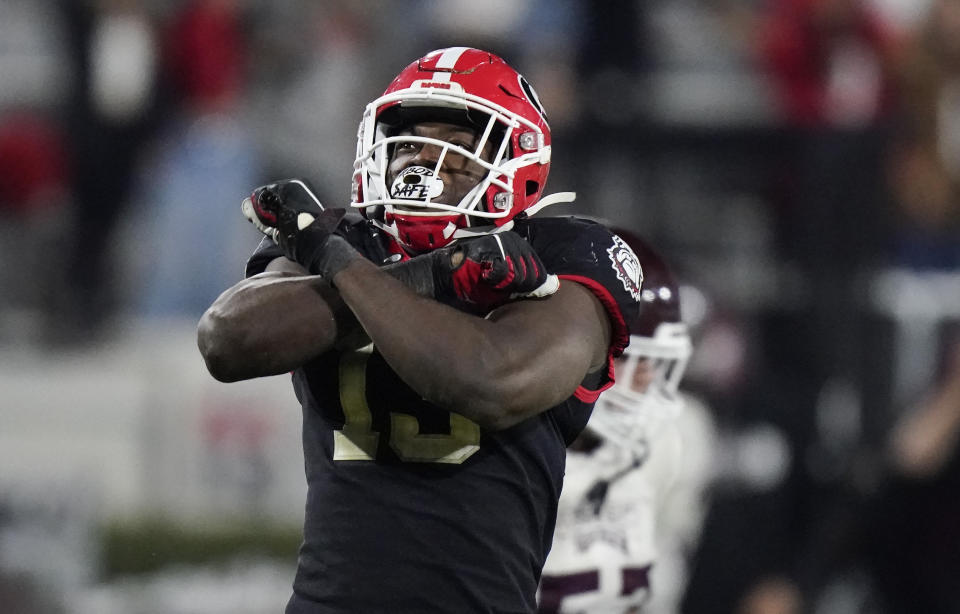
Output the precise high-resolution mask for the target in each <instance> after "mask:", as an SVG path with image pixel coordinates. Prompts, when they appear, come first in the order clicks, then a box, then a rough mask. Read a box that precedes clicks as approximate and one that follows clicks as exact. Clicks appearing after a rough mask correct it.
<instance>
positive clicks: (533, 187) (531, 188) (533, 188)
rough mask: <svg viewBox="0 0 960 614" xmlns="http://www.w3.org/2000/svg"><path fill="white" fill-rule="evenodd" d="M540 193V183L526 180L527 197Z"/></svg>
mask: <svg viewBox="0 0 960 614" xmlns="http://www.w3.org/2000/svg"><path fill="white" fill-rule="evenodd" d="M539 191H540V183H539V182H537V181H534V180H532V179H527V196H533V195H534V194H536V193H537V192H539Z"/></svg>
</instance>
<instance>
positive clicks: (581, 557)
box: [539, 398, 713, 614]
mask: <svg viewBox="0 0 960 614" xmlns="http://www.w3.org/2000/svg"><path fill="white" fill-rule="evenodd" d="M685 400H686V401H687V402H686V407H685V409H684V411H682V412H680V414H679V415H677V416H671V415H667V414H664V415H662V416H658V415H651V416H650V417H649V420H648V422H647V425H646V428H645V429H644V430H645V439H646V443H647V449H648V454H647V456H646V458H644V459H642V462H640V464H639V466H636V465H635V464H634V463H633V462H632V460H633V455H632V453H630V452H628V451H626V450H624V449H623V448H621V447H619V446H616V445H614V444H612V443H609V442H604V443H601V444H600V445H599V446H598V447H597V448H595V449H594V450H592V451H591V452H589V453H583V452H577V451H574V450H569V451H568V453H567V465H566V475H565V477H564V484H563V493H562V494H561V496H560V505H559V510H558V513H557V527H556V531H555V533H554V538H553V548H552V550H551V552H550V555H549V557H548V558H547V562H546V565H545V566H544V569H543V576H542V581H541V586H540V593H539V598H540V612H541V613H547V612H563V613H572V612H578V613H590V614H592V613H600V612H602V613H604V614H616V613H620V612H640V611H643V612H648V611H649V612H653V611H657V612H658V613H659V612H662V613H664V614H666V613H667V612H670V611H672V610H673V609H674V608H675V604H676V601H677V599H678V598H679V593H680V591H681V590H682V584H683V582H684V580H685V577H686V567H685V563H684V554H685V550H686V548H687V547H688V546H689V545H690V543H691V541H693V540H696V538H697V536H698V534H699V528H700V524H701V520H702V516H703V511H704V504H703V502H702V501H701V500H700V497H701V493H702V491H703V486H704V483H705V481H706V479H707V476H708V467H709V459H710V454H711V452H710V450H711V448H712V445H713V425H712V421H711V420H710V416H709V414H708V412H707V409H706V408H705V407H704V406H703V405H702V404H701V403H699V402H697V401H691V400H690V399H689V398H686V399H685ZM603 483H607V487H606V490H605V496H601V495H600V493H601V491H603V490H604V486H603ZM651 588H653V589H654V591H655V592H654V594H656V595H657V597H656V598H655V599H653V598H651ZM653 608H656V610H654V609H653Z"/></svg>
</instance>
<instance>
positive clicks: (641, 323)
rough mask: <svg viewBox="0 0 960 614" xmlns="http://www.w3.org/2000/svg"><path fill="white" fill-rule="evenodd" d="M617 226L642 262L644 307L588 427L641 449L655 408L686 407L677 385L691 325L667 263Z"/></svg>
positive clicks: (665, 410)
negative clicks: (682, 315) (682, 314)
mask: <svg viewBox="0 0 960 614" xmlns="http://www.w3.org/2000/svg"><path fill="white" fill-rule="evenodd" d="M612 230H613V232H614V233H615V234H617V235H618V236H619V237H620V238H621V239H623V240H624V242H626V244H627V245H629V246H630V248H631V249H632V250H633V252H634V253H635V254H636V256H637V260H638V261H639V262H640V267H641V269H642V273H641V279H642V280H643V282H642V286H641V290H640V310H639V313H638V315H637V316H636V317H635V318H632V319H631V320H630V321H628V323H627V324H628V325H629V327H630V344H629V345H628V346H627V347H626V349H625V350H624V351H623V356H622V357H621V358H620V359H619V360H618V361H617V363H616V365H615V370H616V381H615V383H614V384H613V386H611V387H610V388H609V389H608V390H607V391H605V392H604V393H603V394H602V395H600V399H599V400H598V401H597V406H596V408H595V409H594V412H593V416H592V417H591V418H590V423H589V426H590V427H591V429H593V430H594V431H595V432H597V433H599V434H600V435H601V436H603V437H604V438H606V439H609V440H611V441H613V442H615V443H618V444H619V445H622V446H624V447H626V448H631V449H634V450H635V451H638V453H640V452H639V451H640V450H642V448H643V445H645V444H644V443H643V441H644V429H645V428H646V425H647V423H648V422H649V420H650V418H651V416H652V415H653V413H658V414H661V415H662V414H664V413H666V414H676V413H678V412H679V411H680V410H681V408H682V403H681V401H680V398H679V396H678V387H679V385H680V380H681V379H682V378H683V373H684V371H685V370H686V368H687V362H688V361H689V359H690V355H691V353H692V352H693V346H692V343H691V341H690V335H689V333H688V331H687V325H686V324H684V323H683V322H682V321H681V320H680V292H679V288H678V286H677V282H676V281H675V280H674V277H673V274H672V273H671V272H670V269H669V268H668V267H667V265H666V263H665V262H664V261H663V259H662V258H661V257H660V255H659V254H658V253H657V252H656V251H655V250H654V249H653V248H652V247H651V246H650V244H648V243H647V242H646V241H644V240H642V239H641V238H640V237H638V236H637V235H635V234H633V233H632V232H630V231H628V230H625V229H619V228H613V229H612Z"/></svg>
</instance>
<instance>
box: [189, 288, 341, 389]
mask: <svg viewBox="0 0 960 614" xmlns="http://www.w3.org/2000/svg"><path fill="white" fill-rule="evenodd" d="M338 304H339V301H338V299H337V297H336V293H335V291H333V290H332V289H331V288H330V286H329V284H327V283H326V282H324V281H323V280H321V279H320V278H318V277H310V276H293V275H290V274H288V273H263V274H261V275H257V276H255V277H251V278H250V279H246V280H244V281H242V282H240V283H238V284H237V285H235V286H233V287H232V288H230V289H229V290H227V291H226V292H224V293H223V294H221V295H220V297H219V298H218V299H217V300H216V301H215V302H214V303H213V305H211V306H210V308H209V309H207V311H206V313H204V314H203V317H202V318H201V319H200V323H199V325H198V327H197V344H198V346H199V348H200V353H201V354H202V355H203V358H204V360H205V361H206V364H207V369H208V370H209V371H210V373H211V375H213V376H214V377H215V378H217V379H218V380H221V381H225V382H232V381H238V380H244V379H250V378H254V377H262V376H267V375H276V374H279V373H285V372H287V371H290V370H292V369H295V368H296V367H299V366H300V365H302V364H304V363H305V362H307V361H308V360H310V359H311V358H314V357H316V356H318V355H320V354H322V353H323V352H325V351H326V350H329V349H330V348H332V347H334V345H335V344H336V343H337V342H338V340H341V339H342V338H343V337H344V336H345V335H346V334H347V333H348V332H349V331H348V330H347V329H349V325H348V324H346V325H345V324H344V323H343V321H342V319H340V318H338V317H336V313H337V309H336V306H337V305H338ZM341 310H343V309H342V305H341Z"/></svg>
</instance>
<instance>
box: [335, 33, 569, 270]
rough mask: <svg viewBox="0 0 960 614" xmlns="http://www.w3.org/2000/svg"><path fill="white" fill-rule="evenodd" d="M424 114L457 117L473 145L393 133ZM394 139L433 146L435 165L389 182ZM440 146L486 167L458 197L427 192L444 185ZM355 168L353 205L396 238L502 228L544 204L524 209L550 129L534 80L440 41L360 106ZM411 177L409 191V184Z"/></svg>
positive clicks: (432, 238)
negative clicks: (443, 198) (470, 131)
mask: <svg viewBox="0 0 960 614" xmlns="http://www.w3.org/2000/svg"><path fill="white" fill-rule="evenodd" d="M422 121H441V122H442V121H447V122H451V123H460V124H465V125H468V126H470V127H471V128H473V129H474V130H475V131H476V132H477V134H478V136H479V138H478V140H477V142H476V144H475V148H474V149H473V150H472V151H471V150H468V149H466V148H464V147H461V146H458V145H455V144H452V143H447V142H443V141H440V140H437V139H432V138H426V137H417V136H398V135H397V132H398V131H399V130H400V128H402V127H404V126H406V125H409V124H411V123H416V122H422ZM400 142H415V143H420V144H432V145H434V146H435V147H438V148H440V150H441V153H440V155H439V156H438V158H439V159H438V160H437V162H436V166H435V167H434V168H433V169H427V168H425V167H416V168H412V169H409V170H410V171H411V173H410V176H406V175H405V176H403V177H396V178H394V179H393V181H392V183H393V184H394V185H388V173H387V167H388V165H389V163H390V156H391V153H392V152H393V149H394V148H395V147H396V145H397V143H400ZM488 143H489V144H490V148H489V151H491V152H492V157H491V158H490V159H489V160H485V159H483V158H481V156H480V153H481V152H482V151H483V150H484V147H485V146H487V144H488ZM448 154H456V155H458V156H463V157H464V158H467V159H469V160H472V161H474V162H476V163H477V164H479V165H480V166H481V167H483V169H485V170H486V175H485V177H483V178H482V179H481V180H480V182H479V183H478V184H477V185H476V187H474V188H473V189H472V190H471V191H470V192H469V193H468V194H467V195H466V196H464V197H463V199H462V200H461V201H460V202H456V203H454V202H450V203H445V202H440V201H438V200H434V198H436V197H437V196H439V195H440V193H441V192H442V191H443V184H442V181H441V179H440V177H439V170H440V166H441V164H442V163H443V159H444V157H445V156H446V155H448ZM353 168H354V171H353V199H352V200H353V202H352V203H351V205H352V206H354V207H358V208H361V209H363V213H364V215H365V216H366V217H367V218H369V219H371V220H373V222H374V223H375V224H376V225H377V226H379V227H381V228H383V229H384V230H385V231H387V232H388V233H390V234H391V235H393V236H394V237H396V238H397V239H398V240H399V241H400V243H401V244H403V245H404V246H406V247H409V248H411V249H412V250H414V251H426V250H430V249H434V248H437V247H443V246H444V245H448V244H449V243H451V242H453V241H454V240H455V239H457V238H459V237H465V236H471V235H477V234H488V233H492V232H499V231H501V230H506V229H508V228H510V227H511V226H512V222H511V220H512V219H513V218H514V217H515V216H517V215H518V214H519V213H521V212H522V211H525V210H529V211H528V212H529V213H532V212H533V211H535V210H536V209H539V208H540V207H542V206H544V205H545V204H550V202H544V201H542V202H541V203H539V206H537V207H536V208H535V209H531V207H532V206H533V205H534V204H535V203H537V202H538V200H540V198H541V196H542V195H543V189H544V185H545V184H546V181H547V174H548V173H549V171H550V128H549V126H548V125H547V119H546V116H545V114H544V111H543V108H542V107H541V106H540V101H539V100H538V99H537V95H536V93H535V92H534V90H533V88H532V87H531V86H530V84H529V83H528V82H527V81H526V79H524V78H523V76H521V75H520V74H519V73H518V72H517V71H515V70H514V69H513V68H511V67H510V66H509V65H508V64H507V63H506V62H504V61H503V60H502V59H501V58H499V57H497V56H496V55H494V54H492V53H489V52H487V51H481V50H479V49H471V48H467V47H451V48H449V49H438V50H436V51H432V52H430V53H428V54H427V55H425V56H424V57H422V58H420V59H419V60H417V61H415V62H413V63H412V64H410V65H409V66H407V67H406V68H405V69H403V71H402V72H401V73H400V74H399V75H397V77H396V78H395V79H394V80H393V83H391V84H390V86H389V87H388V88H387V89H386V91H385V92H384V93H383V95H382V96H381V97H379V98H377V99H376V100H374V101H373V102H371V103H370V104H369V105H367V108H366V110H365V111H364V114H363V119H362V120H361V122H360V129H359V133H358V135H357V157H356V159H355V160H354V164H353ZM401 180H402V181H401ZM412 182H416V183H417V186H415V187H416V190H412V189H411V188H410V186H409V184H410V183H412ZM438 182H439V184H438ZM401 184H403V185H401ZM398 186H399V187H398ZM411 192H415V195H412V194H411ZM556 197H559V198H556ZM561 199H564V200H572V198H570V197H569V195H566V194H564V195H555V197H551V199H550V201H551V202H559V201H560V200H561Z"/></svg>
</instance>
